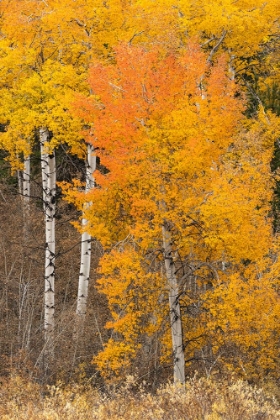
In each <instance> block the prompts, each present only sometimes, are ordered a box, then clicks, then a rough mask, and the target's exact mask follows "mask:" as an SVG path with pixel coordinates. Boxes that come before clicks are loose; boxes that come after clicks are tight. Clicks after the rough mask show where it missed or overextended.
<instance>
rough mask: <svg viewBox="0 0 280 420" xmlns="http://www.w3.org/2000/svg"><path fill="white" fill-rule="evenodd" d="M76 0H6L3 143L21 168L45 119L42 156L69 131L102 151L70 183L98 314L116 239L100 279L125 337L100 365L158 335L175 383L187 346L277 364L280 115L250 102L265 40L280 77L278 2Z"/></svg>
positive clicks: (235, 363)
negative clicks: (278, 149)
mask: <svg viewBox="0 0 280 420" xmlns="http://www.w3.org/2000/svg"><path fill="white" fill-rule="evenodd" d="M68 3H69V2H66V3H65V2H57V1H49V2H25V1H23V2H14V3H13V7H12V8H11V9H9V13H8V12H7V7H8V6H10V2H9V1H4V2H2V5H1V8H2V12H3V19H2V22H1V25H2V27H1V28H2V32H3V35H2V39H1V44H0V47H1V54H2V58H3V60H4V61H3V63H4V64H3V68H2V69H1V74H2V76H3V83H2V86H1V87H2V99H1V112H0V115H1V119H2V120H3V123H5V125H6V132H5V133H3V134H2V136H1V145H2V147H3V148H4V149H5V150H7V151H8V152H9V154H10V161H11V164H12V167H13V168H14V169H18V168H20V169H22V167H23V165H24V162H25V160H26V159H29V156H30V154H31V153H32V148H33V145H34V144H35V143H36V141H37V138H38V133H40V130H42V128H44V127H45V128H46V129H47V130H48V131H49V132H51V133H52V138H49V139H48V142H47V145H46V147H45V149H44V151H43V155H42V157H43V161H46V162H47V161H48V159H49V158H50V155H52V152H53V150H54V149H56V148H57V147H58V146H59V145H60V144H65V143H66V144H67V145H68V151H69V153H72V154H76V155H78V157H79V158H85V157H86V156H87V155H88V156H87V163H86V165H87V175H86V178H87V179H86V182H87V188H86V192H84V191H83V190H82V188H81V185H82V184H81V183H80V181H79V180H75V181H74V182H73V183H70V184H69V183H68V184H66V183H65V184H63V183H62V184H61V186H62V188H63V192H64V196H65V199H66V200H68V201H69V202H72V203H74V204H75V205H76V207H77V209H78V210H80V211H81V212H82V220H83V221H82V227H81V231H82V234H83V237H82V244H83V246H82V253H84V257H82V260H81V273H80V283H79V296H78V307H77V314H78V315H79V314H82V317H83V318H85V315H86V299H87V290H88V281H89V270H90V258H89V256H90V240H91V237H95V238H97V239H98V240H99V241H100V242H101V243H102V245H103V247H104V250H106V253H105V256H104V257H103V258H102V259H101V262H100V271H99V273H100V279H99V281H98V290H99V291H100V292H101V293H103V294H105V295H106V297H107V300H108V306H109V309H110V311H111V320H109V321H108V323H107V328H108V329H110V330H111V331H112V337H111V339H110V340H109V341H108V343H107V344H105V345H104V349H103V351H102V352H101V353H99V354H98V355H93V356H94V363H95V365H96V366H97V368H98V369H99V370H100V372H101V373H102V375H103V376H104V377H107V378H108V377H110V378H112V377H114V375H115V376H118V375H122V374H125V373H126V372H127V371H128V369H129V367H130V366H133V363H134V362H133V360H134V359H135V358H137V357H141V355H143V354H144V353H145V352H147V350H145V349H147V347H149V348H150V349H152V350H151V352H152V353H153V352H154V353H153V356H152V357H155V358H156V359H157V360H158V361H160V362H159V363H166V362H169V363H170V361H171V360H172V364H173V367H174V380H175V382H181V383H184V381H185V373H184V369H185V367H186V368H189V365H188V363H187V364H186V361H185V360H195V361H196V363H197V364H199V365H200V366H204V367H205V369H208V371H209V370H212V369H213V368H214V367H215V369H219V370H220V371H222V370H223V369H225V368H226V367H229V366H230V367H231V368H232V369H235V370H236V371H238V372H239V371H240V366H241V365H240V363H241V364H242V366H243V368H244V370H245V371H246V372H248V377H250V375H253V374H255V372H256V369H255V368H254V367H252V361H251V359H250V360H248V359H247V358H246V357H244V353H246V352H248V351H249V350H250V351H252V348H253V349H255V350H254V358H255V360H257V361H259V364H260V366H267V363H266V362H265V360H268V359H269V360H270V362H269V369H271V371H272V372H275V369H276V360H277V357H278V355H277V349H276V341H277V337H278V339H279V336H278V335H277V334H278V333H277V329H276V325H277V322H276V321H275V320H279V302H278V300H277V286H276V276H275V273H276V272H277V269H276V268H275V265H277V257H276V256H277V253H278V248H277V238H275V237H274V236H273V234H272V221H271V205H270V203H271V201H272V199H273V193H272V192H273V186H274V180H273V176H272V174H271V171H270V161H271V159H272V155H273V147H274V146H273V145H274V141H275V138H276V134H275V133H276V131H277V125H278V121H277V119H276V118H275V117H274V116H273V115H268V114H266V113H264V109H263V108H262V110H261V112H260V115H259V116H258V115H257V110H256V109H255V113H254V115H251V118H250V119H247V118H245V116H244V113H245V110H246V107H247V103H246V90H245V85H246V84H248V80H249V81H251V80H252V78H253V76H252V75H254V74H255V70H256V68H257V67H258V66H260V60H259V54H261V55H262V58H263V62H262V63H261V64H262V68H265V69H266V72H267V74H269V76H270V73H269V70H268V69H269V63H270V62H271V59H272V57H273V52H271V51H272V49H271V50H270V49H267V45H268V44H269V42H270V38H269V36H271V37H273V36H274V34H275V31H276V24H275V21H274V20H273V19H271V18H272V16H273V13H274V12H275V11H276V10H277V8H276V4H275V3H276V2H271V4H269V5H267V6H265V5H263V4H261V2H257V4H256V1H254V2H252V1H251V0H248V1H246V2H245V1H244V2H232V3H230V2H222V3H221V2H216V3H215V4H214V5H213V8H212V6H211V10H209V7H210V6H209V4H208V3H206V2H185V4H183V5H182V4H181V2H175V3H176V4H173V2H172V3H170V2H169V1H167V0H166V1H160V2H157V4H150V2H141V4H139V2H131V3H130V4H129V5H128V4H123V3H122V2H117V1H112V2H108V4H107V3H106V4H104V3H103V2H100V3H98V4H97V3H96V2H87V4H84V3H83V2H82V1H75V2H71V4H68ZM272 3H273V4H272ZM15 5H16V6H17V7H16V6H15ZM37 6H39V7H37ZM248 13H249V15H248ZM256 16H258V17H259V18H260V20H259V21H258V24H257V25H255V24H253V22H255V18H256ZM9 17H10V19H11V21H9ZM262 22H263V23H262ZM17 26H18V28H17ZM246 28H247V29H246ZM190 34H191V35H192V36H190ZM245 34H246V36H245ZM120 41H121V42H120ZM128 41H129V42H128ZM269 45H270V44H269ZM259 77H260V78H261V77H262V74H260V76H259ZM245 82H246V83H245ZM92 148H93V149H94V150H95V153H96V155H97V156H98V157H99V158H100V162H101V165H102V166H100V167H99V170H98V171H95V172H94V179H95V185H93V184H94V183H93V179H92V178H91V177H92V171H93V170H94V166H95V163H94V162H93V161H94V158H93V159H92V154H93V153H92ZM91 159H92V162H91ZM89 169H90V170H89ZM52 172H54V170H53V171H52ZM43 178H44V174H43ZM43 181H44V179H43ZM49 229H51V230H54V227H53V226H52V227H49ZM52 241H53V242H54V239H53V240H52ZM53 260H54V258H53ZM82 267H83V268H82ZM270 273H274V274H270ZM45 277H46V275H45ZM77 277H78V275H77ZM52 299H53V296H52ZM256 301H257V302H258V304H257V307H258V308H261V307H262V308H263V310H264V313H263V314H262V315H260V311H259V310H258V311H251V310H250V309H249V308H252V307H253V306H254V302H256ZM51 305H52V304H51ZM79 305H80V306H79ZM271 306H273V310H271ZM245 314H246V320H247V321H246V323H245V325H244V316H245ZM250 314H253V316H251V315H250ZM246 325H248V328H246ZM53 328H55V327H53ZM255 330H256V331H257V332H256V331H255ZM258 333H259V334H261V336H262V337H263V341H264V342H265V343H266V344H265V345H261V344H260V345H258V346H255V344H254V343H255V341H256V334H258ZM241 336H242V337H243V340H241V339H240V337H241ZM269 343H270V344H269ZM155 349H156V350H155ZM154 354H156V355H154ZM145 357H146V358H148V356H147V354H145ZM217 361H219V362H217ZM206 365H207V366H206ZM245 365H246V366H245ZM263 369H265V367H263ZM273 374H274V373H273Z"/></svg>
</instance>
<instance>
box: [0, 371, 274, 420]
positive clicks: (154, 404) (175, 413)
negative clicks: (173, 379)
mask: <svg viewBox="0 0 280 420" xmlns="http://www.w3.org/2000/svg"><path fill="white" fill-rule="evenodd" d="M132 388H134V379H133V378H132V377H129V378H128V379H127V380H126V382H125V383H124V384H123V386H122V387H121V388H119V389H118V390H117V391H116V390H115V391H112V392H111V393H110V394H109V395H108V394H107V395H105V394H102V393H100V392H98V391H97V390H96V389H93V388H90V387H85V386H80V385H72V386H55V387H49V388H48V389H47V390H44V391H43V389H42V388H41V387H40V386H39V385H38V384H34V383H31V382H28V381H26V380H23V379H22V378H20V377H19V376H14V377H12V378H11V379H9V380H4V381H3V382H2V383H1V386H0V396H1V398H0V418H1V419H2V420H15V419H17V420H23V419H26V420H27V419H28V420H35V419H36V420H43V419H44V420H47V419H48V420H68V419H69V420H70V419H73V420H87V419H98V420H105V419H106V420H107V419H114V420H130V419H133V420H138V419H139V420H140V419H141V420H146V419H150V420H163V419H166V420H173V419H174V420H175V419H176V420H180V419H184V420H187V419H190V420H200V419H201V420H202V419H203V420H219V419H226V420H241V419H242V420H247V419H248V420H249V419H250V420H251V419H252V420H253V419H254V420H276V419H280V410H279V408H280V407H279V404H278V403H277V401H276V400H275V399H274V398H273V397H271V396H268V395H266V394H265V392H264V391H262V390H259V389H257V388H254V387H251V386H249V385H248V384H246V383H245V382H242V381H236V382H235V383H234V382H231V383H230V382H226V381H224V382H215V381H213V380H212V379H203V378H202V379H198V378H194V379H192V380H190V381H189V382H188V383H187V386H186V390H183V389H178V388H177V389H176V388H174V387H173V386H171V385H167V386H165V387H163V388H160V389H159V390H158V392H157V393H156V394H155V395H152V394H150V393H148V392H145V391H144V390H143V389H138V391H137V392H135V391H132Z"/></svg>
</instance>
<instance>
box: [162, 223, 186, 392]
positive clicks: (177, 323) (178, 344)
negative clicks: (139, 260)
mask: <svg viewBox="0 0 280 420" xmlns="http://www.w3.org/2000/svg"><path fill="white" fill-rule="evenodd" d="M162 235H163V249H164V264H165V271H166V277H167V283H168V289H169V309H170V322H171V335H172V347H173V364H174V384H182V385H185V355H184V344H183V329H182V319H181V311H180V302H179V288H178V281H177V277H176V273H175V263H174V260H173V257H172V242H171V232H170V225H169V223H168V222H166V221H165V222H164V224H163V227H162Z"/></svg>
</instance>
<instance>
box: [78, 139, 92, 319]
mask: <svg viewBox="0 0 280 420" xmlns="http://www.w3.org/2000/svg"><path fill="white" fill-rule="evenodd" d="M93 151H94V149H93V146H92V145H91V144H88V145H87V158H86V187H85V192H86V193H87V192H88V191H90V190H91V189H92V188H93V187H94V178H93V175H92V174H93V172H94V171H95V168H96V157H95V156H94V154H93ZM82 225H83V227H84V228H85V229H86V225H87V220H86V219H85V218H83V219H82ZM90 261H91V236H90V235H89V234H88V233H87V232H86V231H85V232H84V233H83V234H82V237H81V264H80V275H79V286H78V299H77V309H76V313H77V315H78V316H79V317H80V318H81V319H83V318H84V317H85V315H86V310H87V298H88V285H89V274H90Z"/></svg>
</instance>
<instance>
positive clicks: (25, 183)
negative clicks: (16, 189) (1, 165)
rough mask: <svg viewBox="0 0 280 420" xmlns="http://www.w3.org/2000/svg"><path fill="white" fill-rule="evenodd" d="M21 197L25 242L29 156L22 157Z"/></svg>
mask: <svg viewBox="0 0 280 420" xmlns="http://www.w3.org/2000/svg"><path fill="white" fill-rule="evenodd" d="M22 198H23V235H24V239H25V241H26V242H27V241H28V236H29V226H30V156H27V157H26V158H25V159H24V169H23V172H22Z"/></svg>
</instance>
